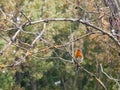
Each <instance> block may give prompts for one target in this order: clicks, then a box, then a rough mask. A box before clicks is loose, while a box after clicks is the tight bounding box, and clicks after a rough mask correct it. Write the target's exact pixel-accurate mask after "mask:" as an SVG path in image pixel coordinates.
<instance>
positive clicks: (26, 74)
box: [0, 0, 120, 90]
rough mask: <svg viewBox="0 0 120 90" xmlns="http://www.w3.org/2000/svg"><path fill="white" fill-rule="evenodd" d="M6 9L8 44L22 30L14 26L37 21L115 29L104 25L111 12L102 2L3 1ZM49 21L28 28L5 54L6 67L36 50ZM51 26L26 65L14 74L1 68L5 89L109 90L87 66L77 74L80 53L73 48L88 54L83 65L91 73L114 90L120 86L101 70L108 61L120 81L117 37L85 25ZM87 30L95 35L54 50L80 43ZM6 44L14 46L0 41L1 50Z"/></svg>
mask: <svg viewBox="0 0 120 90" xmlns="http://www.w3.org/2000/svg"><path fill="white" fill-rule="evenodd" d="M0 6H1V10H2V11H3V12H4V13H5V14H6V18H5V15H4V13H3V12H2V11H0V17H2V18H1V19H0V28H1V30H3V31H1V34H3V36H5V38H6V39H7V40H11V38H12V37H13V35H14V34H15V33H16V31H17V29H11V28H15V27H17V28H18V27H19V26H21V25H23V24H24V23H26V22H28V18H29V19H30V20H31V21H33V22H34V21H38V20H41V19H46V18H80V19H83V20H88V22H90V23H92V24H94V25H95V26H99V27H100V28H102V29H103V30H104V29H105V30H106V31H107V32H109V31H108V28H109V26H108V27H107V25H104V24H103V21H104V22H105V21H106V22H107V23H108V21H107V20H106V19H104V18H107V17H108V16H109V10H108V9H107V8H106V7H104V5H103V2H102V1H99V0H97V1H95V0H89V2H88V1H87V0H0ZM20 11H22V12H23V13H24V14H25V16H26V17H27V18H26V17H25V16H24V15H23V14H21V13H20ZM103 13H104V15H103V16H102V15H101V14H103ZM106 15H107V17H106ZM101 16H102V17H101ZM104 16H105V17H104ZM18 17H20V19H21V22H20V23H18V22H17V18H18ZM101 18H102V19H101ZM6 21H7V22H6ZM44 23H45V22H42V23H37V24H33V25H28V26H26V27H24V28H23V31H21V32H20V33H19V35H17V38H16V39H15V41H14V44H15V45H14V44H13V45H11V46H10V47H9V48H8V49H7V50H6V51H5V53H4V54H3V56H0V65H1V64H5V63H6V64H8V65H9V64H11V63H13V62H14V61H17V60H19V58H21V57H23V56H24V55H26V53H27V52H26V49H27V50H28V49H30V44H31V43H32V42H33V41H34V40H35V38H36V37H37V36H38V34H39V33H40V32H41V31H42V30H43V25H44ZM46 23H47V24H46V27H45V32H44V34H43V36H42V37H41V38H40V39H39V40H37V41H36V43H35V44H34V47H33V48H32V49H30V51H31V52H32V54H31V55H29V56H28V57H26V61H25V62H24V63H22V64H21V65H19V66H18V67H13V68H11V69H9V70H8V69H6V68H7V67H6V68H5V69H4V68H1V69H0V72H1V73H0V89H1V90H9V89H10V90H11V89H12V88H13V87H15V90H18V89H17V88H19V87H22V88H24V89H25V90H34V89H33V88H36V89H35V90H102V89H103V88H102V87H101V86H100V85H99V83H98V82H97V81H96V80H95V79H94V78H93V77H91V76H90V75H89V74H88V73H86V72H85V71H84V70H82V69H81V68H80V70H79V72H77V71H76V65H75V64H73V63H69V61H71V60H72V59H74V55H72V54H74V52H73V51H74V50H73V49H76V48H80V49H82V51H83V55H84V61H83V63H82V66H83V67H84V68H85V69H87V70H88V71H90V72H92V73H93V74H95V75H96V76H97V77H98V78H99V79H101V81H103V83H104V84H105V86H106V87H107V88H108V90H117V89H118V88H119V87H118V85H117V84H115V83H114V82H113V81H110V79H108V78H107V77H106V76H105V75H103V73H102V72H101V70H100V67H99V64H100V63H102V64H103V68H104V70H105V72H106V73H108V74H109V75H111V76H113V77H117V78H118V79H119V78H120V76H119V71H120V61H119V56H118V51H119V49H120V48H119V47H117V46H116V45H115V44H114V42H113V41H112V40H111V39H109V38H108V37H107V36H105V35H103V34H101V33H99V32H96V31H95V30H94V29H92V28H90V27H86V26H85V25H83V24H80V23H79V22H66V21H53V22H46ZM86 28H88V29H90V30H91V31H93V32H94V33H95V34H93V35H90V36H87V37H84V38H81V40H78V41H75V42H72V43H70V45H67V46H65V47H59V48H56V47H55V48H51V49H48V48H49V47H52V46H53V47H54V45H55V46H59V45H64V44H66V43H68V42H70V41H71V39H73V40H75V39H77V38H79V37H81V36H82V35H85V34H86V33H87V30H86ZM4 30H5V31H4ZM99 34H100V35H99ZM72 35H73V37H72ZM46 41H47V42H46ZM6 44H8V42H6V41H5V40H4V39H3V38H1V37H0V50H2V49H3V47H4V46H5V45H6ZM72 45H73V46H72ZM16 46H17V47H16ZM19 47H21V48H19ZM71 48H72V50H73V51H72V50H71ZM42 50H43V51H42ZM71 55H72V56H71ZM16 73H17V75H16ZM58 81H59V83H58V84H57V85H56V84H55V83H56V82H58Z"/></svg>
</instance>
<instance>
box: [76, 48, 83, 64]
mask: <svg viewBox="0 0 120 90" xmlns="http://www.w3.org/2000/svg"><path fill="white" fill-rule="evenodd" d="M75 59H76V60H77V62H78V63H82V62H83V53H82V51H81V50H80V49H78V48H77V49H76V50H75Z"/></svg>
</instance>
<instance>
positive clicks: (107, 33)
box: [26, 18, 120, 46]
mask: <svg viewBox="0 0 120 90" xmlns="http://www.w3.org/2000/svg"><path fill="white" fill-rule="evenodd" d="M52 21H70V22H80V23H82V24H84V25H87V26H89V27H92V28H94V29H96V30H98V31H100V32H102V33H103V34H105V35H108V36H109V37H110V38H111V39H113V40H114V41H115V42H116V44H117V45H118V46H120V42H119V41H118V40H117V38H115V37H114V36H113V35H112V34H110V33H109V32H107V31H105V30H103V29H101V28H99V27H97V26H95V25H92V24H90V23H88V22H86V21H83V20H81V19H78V18H47V19H40V20H37V21H33V22H31V23H27V24H26V26H29V25H33V24H38V23H42V22H52Z"/></svg>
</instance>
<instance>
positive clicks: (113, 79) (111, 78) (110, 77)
mask: <svg viewBox="0 0 120 90" xmlns="http://www.w3.org/2000/svg"><path fill="white" fill-rule="evenodd" d="M100 68H101V72H102V73H103V74H104V75H105V76H106V77H107V78H109V79H110V80H112V81H114V82H116V84H117V85H118V86H119V88H120V83H119V81H120V80H118V79H115V78H113V77H112V76H109V75H108V74H107V73H106V72H105V71H104V70H103V66H102V64H100Z"/></svg>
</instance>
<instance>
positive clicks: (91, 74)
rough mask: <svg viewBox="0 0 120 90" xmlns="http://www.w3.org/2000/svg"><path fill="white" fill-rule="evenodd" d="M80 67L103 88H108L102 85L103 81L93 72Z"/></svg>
mask: <svg viewBox="0 0 120 90" xmlns="http://www.w3.org/2000/svg"><path fill="white" fill-rule="evenodd" d="M80 68H81V69H83V70H84V71H85V72H87V73H88V74H89V75H90V76H92V77H93V78H95V79H96V80H97V81H98V82H99V84H100V85H101V86H102V87H103V88H104V89H105V90H108V89H107V88H106V86H105V85H104V83H103V82H102V81H101V80H100V79H99V78H98V77H97V76H96V75H95V74H93V73H91V72H90V71H88V70H87V69H85V68H84V67H82V66H80Z"/></svg>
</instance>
